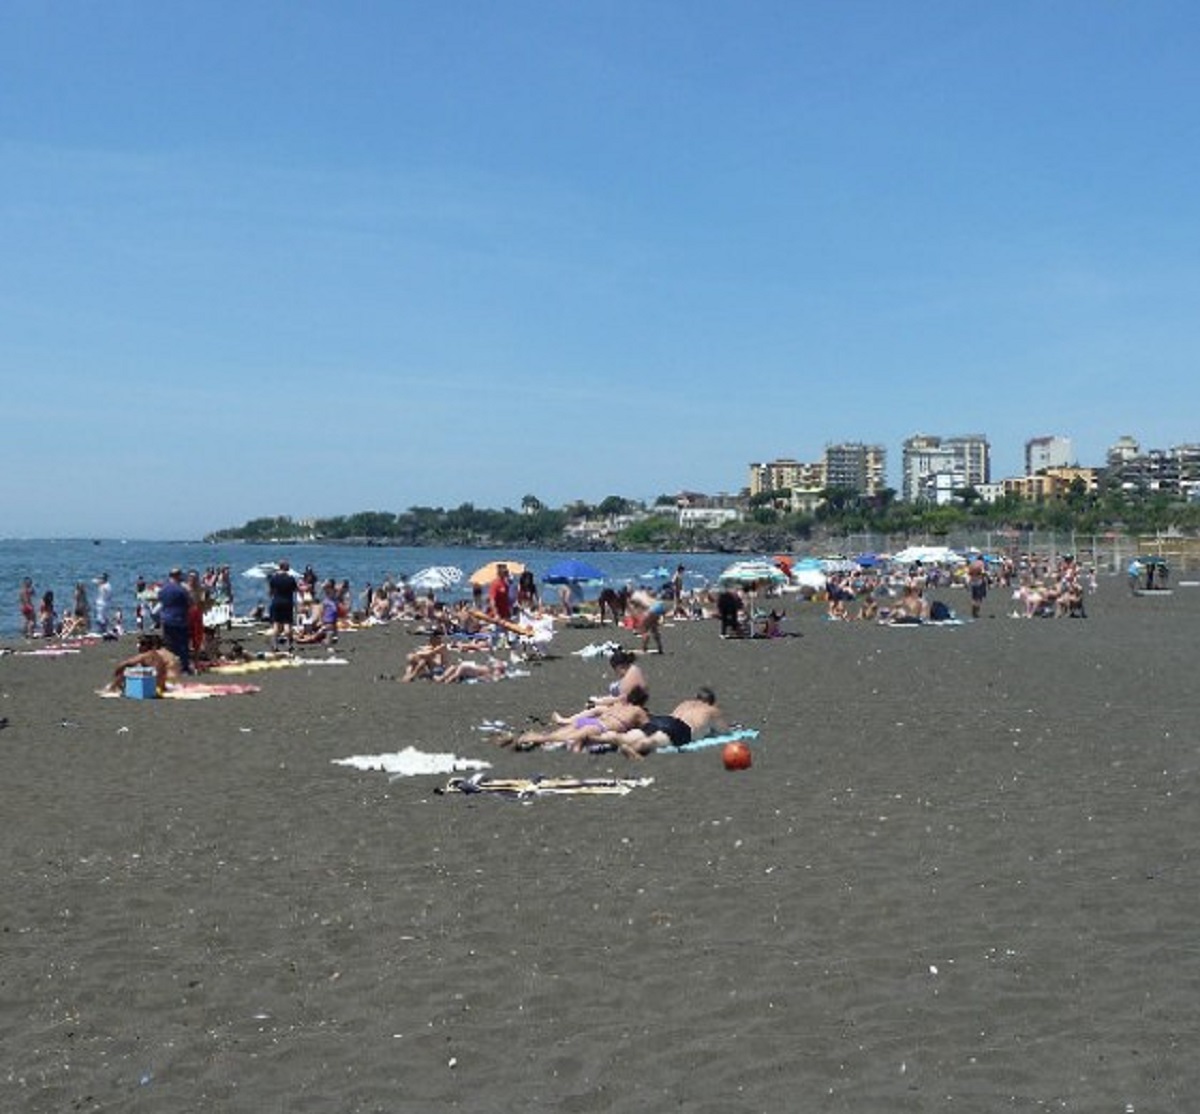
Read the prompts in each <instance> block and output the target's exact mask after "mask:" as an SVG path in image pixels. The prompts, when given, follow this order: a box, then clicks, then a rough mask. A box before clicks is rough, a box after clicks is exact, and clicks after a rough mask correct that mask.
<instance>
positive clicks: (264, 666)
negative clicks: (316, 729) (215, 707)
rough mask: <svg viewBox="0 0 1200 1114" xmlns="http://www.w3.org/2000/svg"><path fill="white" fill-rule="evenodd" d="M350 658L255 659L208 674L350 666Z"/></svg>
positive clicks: (227, 664)
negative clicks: (305, 666)
mask: <svg viewBox="0 0 1200 1114" xmlns="http://www.w3.org/2000/svg"><path fill="white" fill-rule="evenodd" d="M349 664H350V661H349V659H348V658H332V657H330V658H253V659H251V660H250V661H230V662H223V663H221V664H220V665H212V666H209V668H208V669H207V671H206V672H208V673H221V674H230V675H237V674H239V673H262V672H264V671H265V670H268V669H295V668H297V667H298V666H301V665H349Z"/></svg>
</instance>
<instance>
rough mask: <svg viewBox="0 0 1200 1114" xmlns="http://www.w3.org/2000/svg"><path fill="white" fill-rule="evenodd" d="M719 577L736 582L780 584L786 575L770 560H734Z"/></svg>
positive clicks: (785, 578)
mask: <svg viewBox="0 0 1200 1114" xmlns="http://www.w3.org/2000/svg"><path fill="white" fill-rule="evenodd" d="M719 579H720V580H724V581H734V582H736V583H738V584H762V583H770V584H782V583H783V582H784V581H785V580H787V576H786V575H785V574H784V572H783V570H782V569H781V568H779V567H778V566H776V565H773V564H772V563H771V562H770V561H734V563H733V564H732V565H730V566H729V567H728V568H727V569H726V570H725V571H724V572H723V573H721V575H720V577H719Z"/></svg>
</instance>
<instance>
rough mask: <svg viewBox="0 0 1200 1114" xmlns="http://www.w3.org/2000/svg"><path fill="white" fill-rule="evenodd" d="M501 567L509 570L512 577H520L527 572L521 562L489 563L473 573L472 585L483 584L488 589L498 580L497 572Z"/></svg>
mask: <svg viewBox="0 0 1200 1114" xmlns="http://www.w3.org/2000/svg"><path fill="white" fill-rule="evenodd" d="M501 565H504V566H505V567H506V568H507V569H508V572H509V575H510V576H520V575H521V573H523V572H524V571H525V566H524V565H523V564H521V562H520V561H489V562H488V563H487V564H486V565H484V566H483V567H482V568H479V569H476V570H475V571H474V572H473V573H471V583H472V584H482V585H483V586H484V587H485V588H486V587H487V586H488V585H489V584H491V582H492V581H493V580H495V579H496V570H497V569H498V568H499V567H500V566H501Z"/></svg>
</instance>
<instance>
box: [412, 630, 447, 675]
mask: <svg viewBox="0 0 1200 1114" xmlns="http://www.w3.org/2000/svg"><path fill="white" fill-rule="evenodd" d="M447 652H448V648H447V646H446V644H445V642H444V641H442V636H441V635H440V634H437V633H435V634H431V635H430V636H429V641H428V642H427V643H426V644H425V645H424V646H420V647H418V648H417V649H415V650H414V651H413V652H412V653H411V654H409V655H408V657H407V658H406V659H405V660H406V662H407V666H406V668H405V670H404V676H402V677H401V678H400V680H402V681H415V680H416V679H417V678H418V677H429V678H435V677H436V676H437V675H438V674H439V673H441V672H442V671H443V670H444V669H445V668H446V660H447V659H446V654H447Z"/></svg>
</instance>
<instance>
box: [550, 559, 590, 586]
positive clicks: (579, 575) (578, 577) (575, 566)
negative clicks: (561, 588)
mask: <svg viewBox="0 0 1200 1114" xmlns="http://www.w3.org/2000/svg"><path fill="white" fill-rule="evenodd" d="M603 579H604V573H603V572H601V571H600V570H599V569H598V568H596V566H595V565H589V564H588V563H587V562H586V561H580V560H577V559H576V558H574V557H566V558H564V559H563V560H561V561H555V562H554V564H553V565H551V566H550V567H549V568H548V569H547V570H546V575H545V576H543V577H542V580H544V581H545V582H546V583H547V584H580V583H582V582H584V581H587V580H603Z"/></svg>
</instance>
